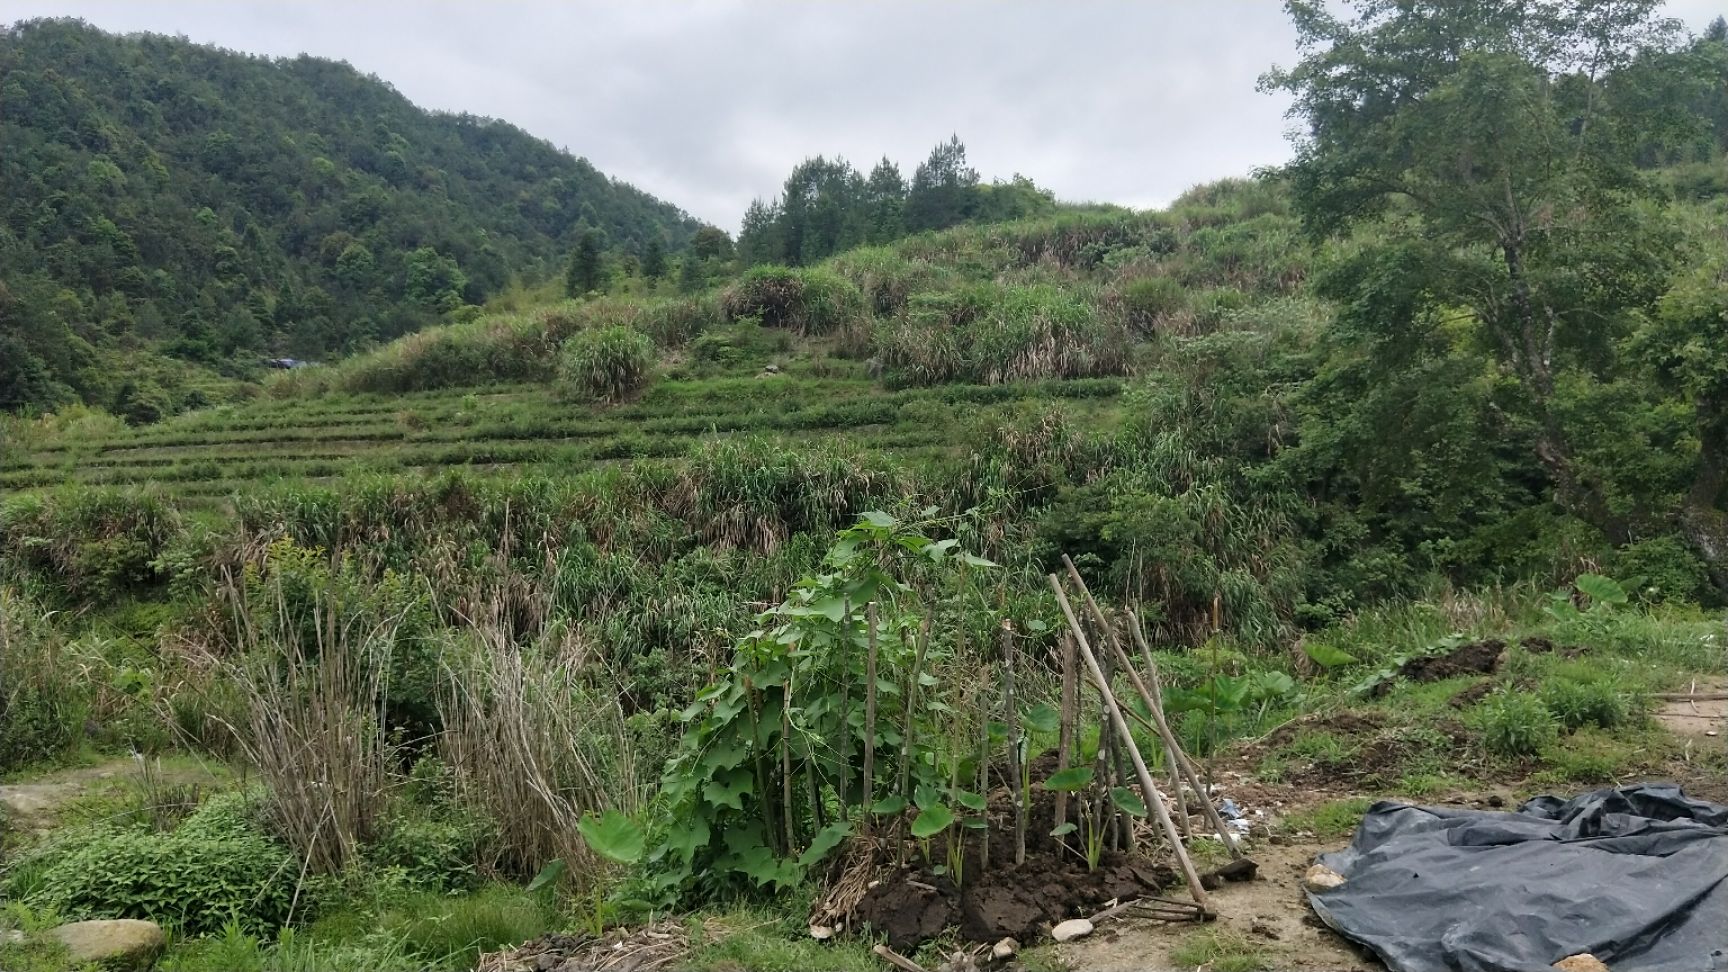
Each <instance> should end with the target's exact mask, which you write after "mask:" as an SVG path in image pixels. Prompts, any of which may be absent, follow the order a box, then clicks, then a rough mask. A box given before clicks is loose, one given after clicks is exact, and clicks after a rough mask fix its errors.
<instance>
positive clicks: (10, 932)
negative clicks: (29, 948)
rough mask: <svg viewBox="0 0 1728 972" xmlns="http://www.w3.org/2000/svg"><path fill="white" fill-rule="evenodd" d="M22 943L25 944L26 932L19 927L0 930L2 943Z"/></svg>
mask: <svg viewBox="0 0 1728 972" xmlns="http://www.w3.org/2000/svg"><path fill="white" fill-rule="evenodd" d="M22 944H24V933H23V932H21V931H19V930H18V929H16V928H8V929H6V930H5V931H0V945H22Z"/></svg>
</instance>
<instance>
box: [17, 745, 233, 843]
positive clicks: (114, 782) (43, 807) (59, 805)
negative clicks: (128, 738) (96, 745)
mask: <svg viewBox="0 0 1728 972" xmlns="http://www.w3.org/2000/svg"><path fill="white" fill-rule="evenodd" d="M224 772H225V771H224V769H223V768H222V767H219V766H203V765H198V764H196V763H188V762H186V761H183V760H172V761H170V760H164V761H162V763H161V764H160V768H159V774H160V779H161V781H162V782H164V783H168V784H179V783H203V784H209V783H214V782H216V781H218V780H219V779H221V778H222V774H223V773H224ZM142 779H143V773H142V771H141V770H140V767H139V762H138V760H137V758H135V757H120V758H118V759H110V760H107V761H105V762H102V763H97V764H96V765H94V766H75V767H71V768H69V769H62V770H54V771H51V772H48V773H45V774H43V775H41V776H40V777H36V778H33V779H31V780H29V781H28V782H22V783H0V810H3V811H4V813H5V816H6V820H7V826H8V827H10V828H11V829H14V830H19V831H24V832H31V833H41V832H43V831H46V830H52V829H53V827H54V825H55V819H56V818H57V817H58V816H59V814H60V811H61V810H63V809H64V808H65V807H67V806H68V805H70V804H72V803H74V802H76V801H78V800H81V799H83V798H85V797H88V796H91V795H94V794H97V793H102V792H113V791H115V790H120V789H123V788H125V787H128V786H138V785H140V784H141V781H142Z"/></svg>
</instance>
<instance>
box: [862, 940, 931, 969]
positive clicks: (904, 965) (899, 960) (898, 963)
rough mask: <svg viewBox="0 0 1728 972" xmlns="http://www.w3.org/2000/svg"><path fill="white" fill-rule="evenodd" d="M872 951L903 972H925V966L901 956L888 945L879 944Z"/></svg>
mask: <svg viewBox="0 0 1728 972" xmlns="http://www.w3.org/2000/svg"><path fill="white" fill-rule="evenodd" d="M870 951H871V952H874V953H875V955H876V957H877V958H879V959H881V960H882V961H884V962H887V963H888V964H889V965H892V966H894V967H895V968H897V969H900V970H901V972H925V969H924V966H922V965H919V964H918V963H917V962H914V961H912V960H911V959H909V958H907V957H906V956H904V955H901V954H900V953H899V952H896V951H894V950H893V949H891V948H889V947H888V946H886V945H881V944H878V945H877V946H876V947H874V948H872V949H870Z"/></svg>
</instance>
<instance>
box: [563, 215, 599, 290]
mask: <svg viewBox="0 0 1728 972" xmlns="http://www.w3.org/2000/svg"><path fill="white" fill-rule="evenodd" d="M604 289H605V267H604V265H603V264H602V262H601V257H600V234H598V233H596V232H594V231H593V230H586V231H584V232H583V234H582V236H581V237H580V238H579V239H577V241H576V252H575V253H572V254H571V255H570V268H569V269H568V270H566V271H565V273H564V292H565V293H566V294H569V295H570V296H571V297H583V296H586V295H588V294H590V293H593V292H595V291H600V290H604Z"/></svg>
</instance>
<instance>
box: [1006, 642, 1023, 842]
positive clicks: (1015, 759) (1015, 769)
mask: <svg viewBox="0 0 1728 972" xmlns="http://www.w3.org/2000/svg"><path fill="white" fill-rule="evenodd" d="M1002 699H1003V702H1002V704H1003V706H1004V708H1005V709H1006V710H1007V712H1006V717H1007V720H1008V762H1009V765H1010V766H1011V767H1012V776H1013V778H1012V779H1010V780H1009V781H1008V785H1009V788H1010V789H1011V790H1013V791H1014V792H1013V800H1014V863H1016V864H1024V863H1026V758H1025V754H1024V753H1023V752H1022V749H1023V748H1024V746H1023V743H1022V742H1021V738H1020V714H1019V713H1018V712H1017V711H1016V710H1015V708H1014V626H1013V624H1012V623H1010V622H1009V620H1008V619H1007V618H1003V619H1002Z"/></svg>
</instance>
